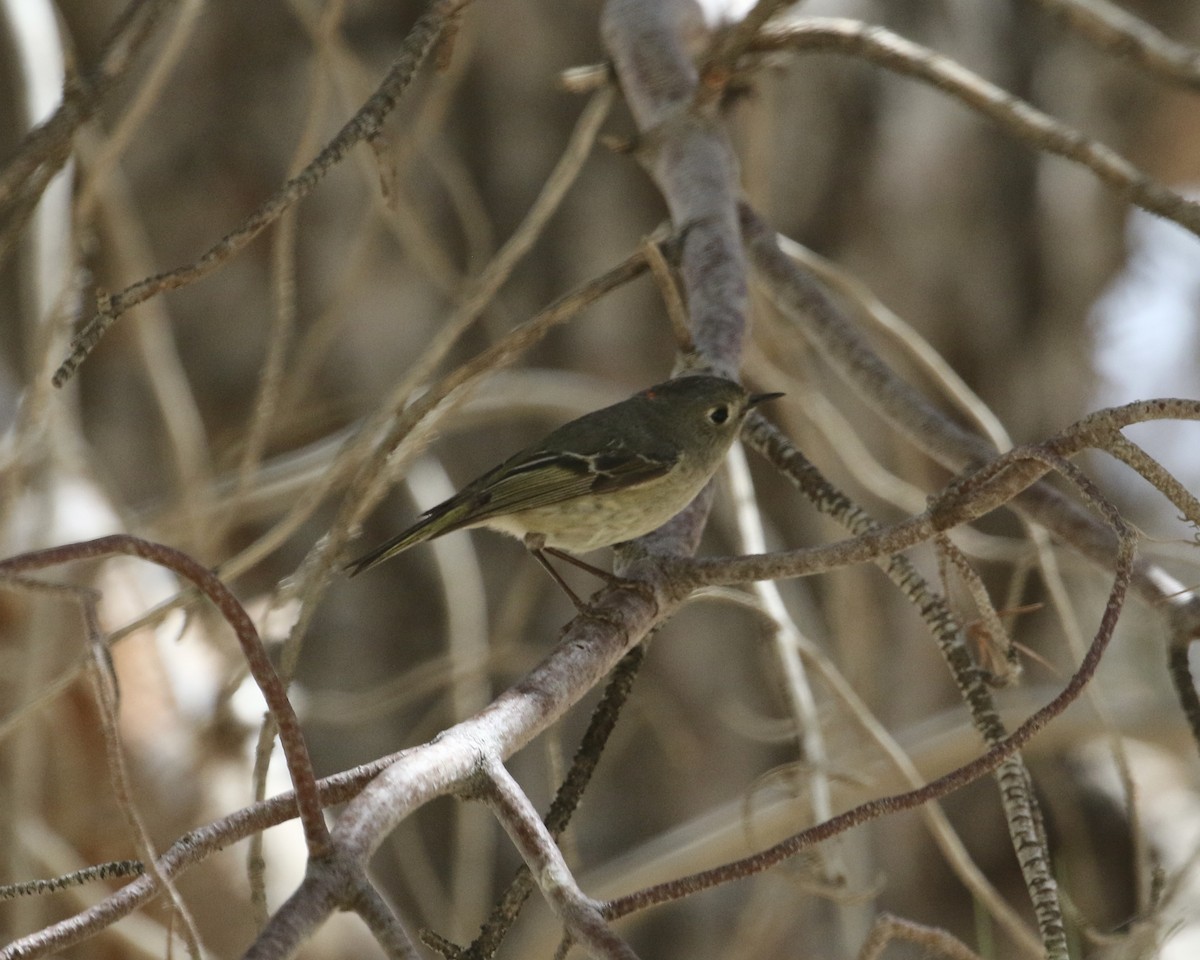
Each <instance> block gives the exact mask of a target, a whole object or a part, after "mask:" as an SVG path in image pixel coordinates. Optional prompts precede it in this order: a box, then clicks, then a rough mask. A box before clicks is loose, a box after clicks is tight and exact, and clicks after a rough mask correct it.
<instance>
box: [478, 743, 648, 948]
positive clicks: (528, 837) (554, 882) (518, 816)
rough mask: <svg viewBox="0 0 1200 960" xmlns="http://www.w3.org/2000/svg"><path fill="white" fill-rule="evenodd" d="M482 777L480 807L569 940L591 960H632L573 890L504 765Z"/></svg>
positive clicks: (594, 908) (592, 906)
mask: <svg viewBox="0 0 1200 960" xmlns="http://www.w3.org/2000/svg"><path fill="white" fill-rule="evenodd" d="M482 776H484V777H485V778H486V784H485V786H484V787H483V788H482V789H481V797H482V799H483V801H484V802H485V803H486V804H487V805H488V807H489V808H491V811H492V813H494V814H495V816H496V819H497V820H499V821H500V825H501V826H502V827H504V831H505V833H507V834H508V836H509V838H510V839H511V840H512V842H513V844H514V845H515V846H516V848H517V851H518V852H519V853H520V854H521V859H523V860H524V861H525V865H526V866H527V867H529V871H530V873H531V874H532V875H533V876H534V877H535V878H536V879H537V883H538V886H539V887H540V888H541V890H542V894H543V895H544V896H545V898H546V900H547V902H548V903H549V904H550V906H551V907H552V908H553V910H554V912H555V913H556V914H557V915H558V918H559V919H560V920H561V921H562V922H563V926H564V927H565V928H566V930H567V933H568V934H569V935H570V936H571V938H572V939H573V940H575V941H576V942H577V943H580V944H582V945H584V946H586V947H587V948H588V949H589V952H590V953H591V954H592V955H593V956H595V957H599V958H609V960H636V958H637V955H636V954H635V953H634V952H633V950H632V949H631V948H630V947H629V945H628V944H627V943H625V941H624V940H622V939H621V938H620V937H618V936H617V935H616V934H615V933H614V932H613V931H612V929H611V928H610V927H609V925H608V923H607V922H606V921H605V919H604V916H603V914H602V913H601V912H600V905H599V904H598V903H597V902H596V901H594V900H592V899H590V898H589V897H587V896H585V895H584V893H583V891H582V890H580V889H579V885H578V884H577V883H576V882H575V878H574V876H573V875H572V874H571V869H570V867H568V866H567V863H566V861H565V860H564V859H563V855H562V852H561V851H560V850H559V849H558V845H557V844H556V843H555V842H554V837H553V836H551V835H550V831H549V830H548V829H547V828H546V826H545V824H543V823H542V820H541V818H540V817H539V816H538V813H537V809H536V808H535V807H534V805H533V803H532V802H531V801H530V799H529V797H527V796H526V795H525V791H523V790H522V789H521V788H520V786H518V784H517V782H516V781H515V780H514V779H513V778H512V775H511V774H510V773H509V772H508V771H507V770H506V769H505V768H504V765H503V764H500V763H489V764H488V765H487V767H486V770H485V772H484V774H483V775H482Z"/></svg>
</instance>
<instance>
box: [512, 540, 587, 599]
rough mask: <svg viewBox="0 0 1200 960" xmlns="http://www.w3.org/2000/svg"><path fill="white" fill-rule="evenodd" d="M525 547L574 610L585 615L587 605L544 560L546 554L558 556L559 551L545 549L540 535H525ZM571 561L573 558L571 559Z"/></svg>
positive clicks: (544, 543)
mask: <svg viewBox="0 0 1200 960" xmlns="http://www.w3.org/2000/svg"><path fill="white" fill-rule="evenodd" d="M525 547H526V549H527V550H528V551H529V552H530V553H532V554H533V559H535V560H536V561H537V562H538V563H540V564H541V565H542V569H543V570H545V571H546V572H547V573H548V574H550V576H551V577H552V578H553V580H554V582H555V583H557V584H558V585H559V586H560V587H562V590H563V593H565V594H566V595H567V596H568V597H570V598H571V602H572V603H573V604H575V609H576V610H578V611H579V612H580V613H585V612H586V611H587V604H585V603H584V602H583V601H582V600H580V599H579V595H578V594H576V593H575V591H574V590H572V589H571V588H570V586H569V585H568V584H567V581H566V580H564V579H563V578H562V574H560V573H559V572H558V571H557V570H555V569H554V567H553V566H552V565H551V563H550V561H549V560H547V559H546V553H552V554H555V555H558V554H560V553H561V551H559V550H555V549H554V548H553V547H547V546H546V538H545V536H543V535H542V534H540V533H527V534H526V535H525ZM543 551H545V552H543ZM571 559H574V558H573V557H572V558H571Z"/></svg>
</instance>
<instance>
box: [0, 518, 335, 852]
mask: <svg viewBox="0 0 1200 960" xmlns="http://www.w3.org/2000/svg"><path fill="white" fill-rule="evenodd" d="M116 554H124V555H126V556H133V557H140V558H141V559H143V560H148V561H149V562H151V563H155V564H158V565H159V566H161V567H166V568H167V569H168V570H172V571H174V572H175V573H177V574H179V575H180V576H181V577H183V578H185V579H187V580H189V581H191V582H192V583H193V584H194V585H195V586H196V587H197V588H198V589H199V590H200V591H201V592H202V593H203V594H204V595H205V596H206V597H208V598H209V600H211V601H212V603H213V605H214V606H216V608H217V610H218V612H219V613H220V614H221V616H222V617H223V618H224V619H225V622H226V623H228V624H229V625H230V627H232V628H233V632H234V634H235V635H236V636H237V639H238V643H239V644H240V645H241V647H242V655H243V656H244V657H245V658H246V664H247V666H248V667H249V668H250V673H251V675H252V676H253V677H254V680H255V683H257V684H258V688H259V690H261V691H262V695H263V698H264V699H265V700H266V702H267V708H268V709H269V710H270V711H271V715H272V716H273V717H274V719H275V722H276V723H277V724H278V726H279V740H280V743H281V744H282V746H283V751H284V756H285V758H286V760H287V765H288V771H289V773H290V774H291V777H292V784H293V786H294V787H295V788H296V796H297V805H298V808H299V811H300V819H301V822H302V823H303V825H304V838H305V842H306V844H307V845H308V849H309V854H310V855H311V856H317V855H321V854H324V853H325V852H327V851H328V849H329V831H328V828H327V827H326V826H325V820H324V818H323V817H322V815H321V802H320V798H319V795H318V792H317V788H316V782H315V777H314V775H313V770H312V761H311V760H310V759H309V756H308V747H307V746H306V744H305V742H304V736H303V733H302V732H301V730H300V721H299V720H298V719H297V717H296V713H295V711H294V710H293V709H292V704H291V701H289V700H288V698H287V691H286V690H285V689H284V687H283V684H282V683H281V682H280V681H279V677H278V676H277V675H276V673H275V668H274V667H272V666H271V661H270V659H269V658H268V657H267V651H266V649H265V648H264V647H263V645H262V640H261V639H259V636H258V631H257V630H256V629H255V627H254V622H253V621H252V620H251V619H250V616H249V614H247V613H246V610H245V608H244V607H243V606H242V605H241V603H239V602H238V599H237V597H235V596H234V595H233V594H232V593H231V592H230V590H229V588H228V587H227V586H225V584H224V583H222V582H221V580H220V579H219V578H218V577H216V576H215V575H214V574H213V573H212V571H210V570H208V569H206V568H205V567H202V566H201V565H200V564H198V563H197V562H196V561H195V560H193V559H192V558H191V557H189V556H188V555H187V554H186V553H183V552H182V551H180V550H176V549H174V548H172V547H168V546H165V545H163V544H161V543H152V542H150V541H149V540H142V539H139V538H138V537H131V536H129V535H128V534H123V533H118V534H113V535H112V536H108V537H100V538H99V539H97V540H88V541H85V542H83V543H72V544H67V545H65V546H60V547H50V548H49V549H46V550H35V551H32V552H30V553H23V554H20V555H19V556H16V557H9V558H7V559H5V560H0V576H4V575H7V574H10V573H17V574H19V573H24V572H26V571H29V570H41V569H44V568H46V567H53V566H57V565H59V564H62V563H72V562H74V561H77V560H91V559H98V558H103V557H109V556H113V555H116Z"/></svg>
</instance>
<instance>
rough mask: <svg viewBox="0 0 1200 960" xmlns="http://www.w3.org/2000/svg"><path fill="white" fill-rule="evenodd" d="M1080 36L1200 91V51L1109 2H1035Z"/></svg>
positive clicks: (1078, 0) (1174, 81) (1146, 68)
mask: <svg viewBox="0 0 1200 960" xmlns="http://www.w3.org/2000/svg"><path fill="white" fill-rule="evenodd" d="M1034 2H1035V3H1037V4H1038V5H1039V6H1041V7H1043V8H1044V9H1045V10H1046V11H1047V12H1048V13H1049V14H1050V15H1051V16H1053V17H1054V18H1055V19H1057V20H1060V21H1062V22H1063V23H1065V24H1066V25H1067V26H1068V27H1070V28H1071V29H1072V30H1074V31H1075V32H1076V33H1078V34H1079V35H1080V36H1081V37H1084V38H1085V39H1086V40H1088V41H1089V42H1090V43H1093V44H1095V45H1096V46H1097V47H1099V48H1100V49H1101V50H1104V51H1105V52H1107V53H1111V54H1113V55H1115V56H1118V57H1120V58H1122V59H1124V60H1129V61H1131V62H1132V63H1134V64H1135V65H1136V66H1138V67H1140V68H1141V69H1143V70H1145V71H1146V72H1147V73H1150V74H1152V75H1153V76H1156V77H1158V78H1160V79H1163V80H1169V81H1171V82H1173V83H1182V84H1184V85H1185V86H1188V87H1196V88H1200V50H1197V49H1196V48H1195V47H1191V46H1188V45H1186V44H1183V43H1178V42H1176V41H1175V40H1172V39H1171V38H1170V37H1168V36H1166V35H1165V34H1163V33H1162V32H1161V31H1159V30H1156V29H1155V28H1154V27H1152V26H1151V25H1150V24H1148V23H1147V22H1146V21H1145V20H1142V19H1140V18H1138V17H1135V16H1134V15H1133V14H1132V13H1129V12H1128V11H1127V10H1123V9H1122V8H1121V7H1119V6H1117V5H1116V4H1115V3H1110V2H1109V0H1034Z"/></svg>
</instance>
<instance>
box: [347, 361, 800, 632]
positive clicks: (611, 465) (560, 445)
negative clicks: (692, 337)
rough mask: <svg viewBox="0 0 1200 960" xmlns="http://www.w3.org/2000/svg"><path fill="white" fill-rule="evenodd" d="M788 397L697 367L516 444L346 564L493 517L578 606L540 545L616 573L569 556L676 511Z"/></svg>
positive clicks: (384, 556) (647, 527)
mask: <svg viewBox="0 0 1200 960" xmlns="http://www.w3.org/2000/svg"><path fill="white" fill-rule="evenodd" d="M781 396H783V394H781V393H749V392H747V391H746V390H745V389H744V388H743V387H742V386H741V385H740V384H738V383H735V382H734V381H733V380H729V379H726V378H724V377H717V376H711V375H702V374H690V375H685V376H680V377H676V378H674V379H671V380H666V381H664V382H662V383H658V384H655V385H654V386H651V387H648V388H646V389H645V390H641V391H639V392H638V393H635V394H634V395H633V396H631V397H629V398H627V399H625V400H622V401H621V402H620V403H615V404H613V405H612V406H608V407H604V408H603V409H600V410H595V411H593V412H591V413H587V414H584V415H583V416H582V417H579V418H578V419H576V420H572V421H570V422H569V423H566V424H564V425H563V426H561V427H559V428H558V429H556V430H553V431H552V432H551V433H549V434H547V435H546V436H545V437H544V438H543V439H542V440H540V441H538V442H537V443H535V444H532V445H531V446H528V447H526V448H525V449H523V450H520V451H518V452H517V453H515V454H513V455H512V456H511V457H509V458H508V459H507V460H505V461H504V462H503V463H501V464H499V465H498V466H496V467H493V468H492V469H491V470H489V471H487V473H484V474H483V475H482V476H480V477H478V478H476V479H475V480H472V481H471V482H470V483H468V484H467V485H466V486H464V487H463V488H462V489H461V490H459V491H458V493H456V494H454V496H452V497H450V498H449V499H448V500H445V501H443V502H442V503H439V504H438V505H437V506H435V507H432V508H430V509H429V510H427V511H425V513H423V514H422V515H421V516H420V517H419V518H418V519H417V520H416V522H415V523H413V525H412V526H410V527H409V528H408V529H406V530H403V531H401V532H400V533H398V534H396V535H395V536H394V537H392V538H390V539H389V540H387V541H385V542H384V543H382V544H380V545H379V546H377V547H375V548H374V549H373V550H371V551H369V552H368V553H365V554H363V555H362V556H360V557H358V558H357V559H355V560H353V561H351V562H350V563H348V564H347V565H346V570H347V572H348V573H349V575H350V576H356V575H358V574H360V573H363V572H365V571H367V570H370V569H371V568H373V567H375V566H378V565H379V564H381V563H383V562H384V561H385V560H389V559H390V558H392V557H394V556H396V555H397V554H398V553H402V552H403V551H405V550H407V549H408V548H409V547H412V546H415V545H416V544H418V543H423V542H424V541H426V540H432V539H434V538H436V537H440V536H442V535H443V534H447V533H451V532H453V531H455V530H465V529H469V528H472V527H487V528H490V529H492V530H497V531H500V532H502V533H506V534H509V535H511V536H514V537H517V538H518V539H521V540H523V541H524V543H525V546H526V547H527V548H528V549H529V551H530V552H531V553H532V554H533V555H534V557H535V558H536V559H537V560H538V562H539V563H541V565H542V566H543V567H545V568H546V569H547V571H548V572H549V573H550V575H551V576H552V577H554V579H555V580H556V581H557V582H558V583H559V585H560V586H562V587H563V589H565V590H566V591H567V593H568V594H569V595H570V596H571V598H572V600H573V601H574V602H575V603H576V606H579V607H580V608H581V609H582V606H581V604H580V603H579V600H578V598H577V597H576V596H575V594H574V592H573V591H571V590H570V588H569V587H567V585H566V583H565V582H564V581H563V580H562V578H561V577H560V576H559V574H558V573H557V571H555V570H554V568H553V567H552V566H551V565H550V564H549V562H548V561H547V560H546V558H545V556H544V555H543V553H544V552H545V553H550V554H551V555H553V556H556V557H559V558H561V559H564V560H567V561H569V562H571V563H575V564H576V565H578V566H581V567H583V568H584V569H587V570H590V571H591V572H593V573H595V574H598V575H600V576H602V577H605V578H606V579H610V580H611V579H613V578H612V576H611V575H610V574H607V573H605V572H604V571H601V570H599V569H597V568H595V567H592V566H591V565H590V564H587V563H583V562H582V561H579V560H578V558H577V557H575V556H574V555H575V554H580V553H588V552H590V551H592V550H597V549H599V548H601V547H607V546H611V545H613V544H617V543H623V542H625V541H628V540H635V539H637V538H638V537H640V536H642V535H644V534H647V533H649V532H650V531H652V530H655V529H657V528H658V527H660V526H662V525H663V524H664V523H666V522H667V521H668V520H670V519H671V518H672V517H673V516H675V515H676V514H677V513H679V512H680V511H681V510H682V509H683V508H684V507H686V506H687V505H688V504H689V503H691V501H692V500H693V499H694V498H695V496H696V495H697V494H698V493H699V492H700V490H701V489H702V488H703V487H704V485H705V484H706V483H707V482H708V481H709V479H710V478H711V477H712V475H713V474H714V473H715V472H716V471H717V468H718V467H719V466H720V465H721V462H722V461H723V460H724V458H725V455H726V453H727V452H728V451H729V448H730V446H731V445H732V444H733V441H734V439H735V438H736V437H737V435H738V432H739V430H740V429H741V425H742V422H743V421H744V420H745V418H746V415H747V414H748V413H749V412H750V411H751V410H753V409H754V408H755V407H757V406H758V405H759V404H761V403H764V402H766V401H768V400H773V399H775V398H777V397H781Z"/></svg>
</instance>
